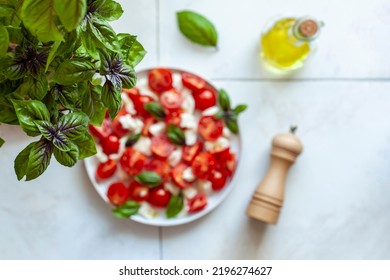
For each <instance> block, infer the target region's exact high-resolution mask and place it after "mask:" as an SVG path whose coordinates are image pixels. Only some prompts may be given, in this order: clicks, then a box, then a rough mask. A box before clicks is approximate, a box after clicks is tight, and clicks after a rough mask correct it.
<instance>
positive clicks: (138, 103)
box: [131, 95, 154, 117]
mask: <svg viewBox="0 0 390 280" xmlns="http://www.w3.org/2000/svg"><path fill="white" fill-rule="evenodd" d="M131 100H132V101H133V104H134V109H135V111H136V112H137V115H138V116H141V117H146V116H149V115H150V114H149V112H148V111H146V109H145V107H144V106H145V104H147V103H149V102H152V101H154V100H153V98H151V97H150V96H146V95H133V97H132V98H131Z"/></svg>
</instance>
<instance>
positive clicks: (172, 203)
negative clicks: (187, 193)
mask: <svg viewBox="0 0 390 280" xmlns="http://www.w3.org/2000/svg"><path fill="white" fill-rule="evenodd" d="M183 207H184V200H183V198H182V197H181V196H180V195H174V196H172V197H171V199H170V200H169V203H168V206H167V211H166V212H165V215H166V216H167V218H174V217H176V216H177V215H178V214H179V213H180V212H181V210H182V209H183Z"/></svg>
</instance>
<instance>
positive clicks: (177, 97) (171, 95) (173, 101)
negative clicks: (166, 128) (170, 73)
mask: <svg viewBox="0 0 390 280" xmlns="http://www.w3.org/2000/svg"><path fill="white" fill-rule="evenodd" d="M160 103H161V105H162V106H163V107H164V108H165V109H167V110H168V111H172V110H177V109H179V108H180V106H181V104H182V103H183V96H182V94H181V93H180V92H179V91H178V90H176V89H171V90H168V91H165V92H164V93H163V94H161V96H160Z"/></svg>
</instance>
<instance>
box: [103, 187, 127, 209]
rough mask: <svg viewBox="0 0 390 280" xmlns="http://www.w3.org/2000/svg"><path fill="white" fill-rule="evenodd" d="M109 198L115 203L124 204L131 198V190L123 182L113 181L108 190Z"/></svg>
mask: <svg viewBox="0 0 390 280" xmlns="http://www.w3.org/2000/svg"><path fill="white" fill-rule="evenodd" d="M107 197H108V200H109V201H110V202H111V203H112V204H114V205H122V204H123V203H125V202H126V201H127V200H128V199H129V190H128V189H127V188H126V186H125V185H124V184H123V183H121V182H117V183H113V184H111V185H110V186H109V187H108V190H107Z"/></svg>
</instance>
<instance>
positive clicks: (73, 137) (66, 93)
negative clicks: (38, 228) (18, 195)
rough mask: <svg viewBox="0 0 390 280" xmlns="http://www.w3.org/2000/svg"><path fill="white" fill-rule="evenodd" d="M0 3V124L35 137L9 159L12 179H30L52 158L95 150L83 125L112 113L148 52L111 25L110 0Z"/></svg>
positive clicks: (69, 161)
mask: <svg viewBox="0 0 390 280" xmlns="http://www.w3.org/2000/svg"><path fill="white" fill-rule="evenodd" d="M0 3H1V4H0V108H1V109H0V111H1V113H0V124H1V123H6V124H12V125H19V126H20V127H21V128H22V129H23V131H24V132H25V133H26V134H27V135H28V136H31V137H40V138H38V139H39V140H36V139H34V141H35V142H32V143H30V144H29V145H28V146H27V147H26V148H25V149H23V150H22V151H21V152H20V153H19V155H18V156H17V157H16V159H15V162H14V168H15V173H16V175H17V178H18V179H19V180H21V179H22V178H23V177H25V178H26V180H32V179H34V178H37V177H38V176H40V175H41V174H42V173H43V172H44V171H45V170H46V168H47V167H48V165H49V164H50V160H51V158H52V156H53V155H54V157H55V158H56V160H57V161H58V162H59V163H61V164H62V165H65V166H73V165H75V164H76V162H77V161H78V160H80V159H83V158H85V157H89V156H91V155H93V154H94V153H96V148H95V142H94V141H93V139H92V137H91V135H90V134H89V133H88V125H89V124H92V125H96V126H100V125H101V124H102V122H103V120H104V117H105V115H106V109H108V111H109V114H110V117H111V118H112V119H113V118H114V117H115V116H116V114H117V112H118V111H119V109H120V107H121V104H122V103H121V102H122V100H121V92H122V88H131V87H133V86H134V85H135V83H136V75H135V71H134V67H135V66H136V65H137V64H138V63H139V62H140V61H141V60H142V58H143V57H144V55H145V53H146V52H145V50H144V48H143V47H142V45H141V44H140V43H139V42H138V41H137V37H136V36H133V35H130V34H125V33H120V34H117V33H116V32H115V31H114V29H113V28H112V27H111V25H110V23H109V22H110V21H113V20H117V19H118V18H119V17H120V16H121V15H122V13H123V9H122V7H121V5H120V4H119V3H117V2H115V1H114V0H72V1H61V0H54V1H53V0H50V1H49V0H23V1H22V0H1V1H0ZM1 143H2V140H0V145H1Z"/></svg>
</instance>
